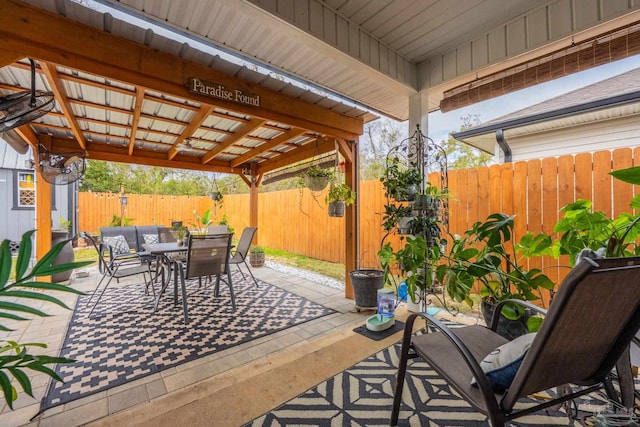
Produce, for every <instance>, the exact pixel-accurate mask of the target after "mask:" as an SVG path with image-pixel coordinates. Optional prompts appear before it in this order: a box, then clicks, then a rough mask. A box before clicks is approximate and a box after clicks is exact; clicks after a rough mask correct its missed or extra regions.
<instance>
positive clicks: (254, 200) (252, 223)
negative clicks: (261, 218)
mask: <svg viewBox="0 0 640 427" xmlns="http://www.w3.org/2000/svg"><path fill="white" fill-rule="evenodd" d="M261 182H262V174H260V175H258V176H251V186H250V187H249V190H250V191H249V227H255V228H258V188H259V187H260V183H261ZM259 231H260V230H258V231H256V234H255V236H254V238H253V244H254V245H257V244H258V235H259Z"/></svg>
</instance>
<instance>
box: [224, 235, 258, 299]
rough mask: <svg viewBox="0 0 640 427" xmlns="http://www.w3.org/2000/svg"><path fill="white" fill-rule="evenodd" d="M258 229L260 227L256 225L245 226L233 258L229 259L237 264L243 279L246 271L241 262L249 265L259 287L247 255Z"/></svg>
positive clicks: (246, 265) (254, 280) (254, 281)
mask: <svg viewBox="0 0 640 427" xmlns="http://www.w3.org/2000/svg"><path fill="white" fill-rule="evenodd" d="M256 231H258V229H257V228H255V227H245V229H244V230H242V235H241V236H240V241H239V242H238V247H237V248H236V251H235V252H234V254H233V256H232V257H231V259H230V260H229V264H231V265H237V266H238V270H240V274H242V279H243V280H246V277H245V275H244V272H243V271H242V269H241V268H240V264H244V266H245V267H247V270H248V271H249V274H250V275H251V278H252V279H253V283H255V284H256V287H257V286H258V281H257V280H256V278H255V276H254V275H253V273H252V272H251V269H250V268H249V264H247V255H248V254H249V248H250V247H251V242H252V241H253V236H254V235H255V234H256Z"/></svg>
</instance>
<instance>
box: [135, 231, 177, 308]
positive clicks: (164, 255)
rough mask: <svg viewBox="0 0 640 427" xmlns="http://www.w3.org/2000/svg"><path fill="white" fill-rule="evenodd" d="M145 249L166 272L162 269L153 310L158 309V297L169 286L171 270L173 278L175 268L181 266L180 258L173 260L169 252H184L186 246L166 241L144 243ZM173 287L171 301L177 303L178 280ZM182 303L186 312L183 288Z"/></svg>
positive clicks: (175, 275)
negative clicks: (158, 290)
mask: <svg viewBox="0 0 640 427" xmlns="http://www.w3.org/2000/svg"><path fill="white" fill-rule="evenodd" d="M142 246H143V247H144V248H145V249H146V250H147V251H149V253H150V254H151V255H155V257H156V260H157V263H158V265H159V266H160V265H161V266H163V267H164V268H165V269H166V271H167V274H166V275H165V274H164V271H163V273H162V281H161V287H160V292H158V293H157V295H156V301H155V305H154V308H153V309H154V311H157V310H158V304H159V303H160V297H161V296H162V294H163V293H164V291H165V289H166V288H167V286H169V282H170V281H171V276H172V274H171V272H172V271H173V272H174V273H173V276H174V279H175V278H176V277H177V269H178V268H182V266H181V265H180V264H181V261H180V260H175V259H171V257H170V255H171V254H176V253H180V252H186V251H187V247H186V246H178V244H177V243H176V242H166V243H145V244H144V245H142ZM158 275H159V273H157V274H156V277H155V279H157V278H158ZM173 282H174V289H173V303H174V304H175V305H177V304H178V281H177V280H174V281H173ZM182 294H183V295H182V305H183V306H184V310H185V312H186V304H187V296H186V292H185V291H184V289H183V292H182Z"/></svg>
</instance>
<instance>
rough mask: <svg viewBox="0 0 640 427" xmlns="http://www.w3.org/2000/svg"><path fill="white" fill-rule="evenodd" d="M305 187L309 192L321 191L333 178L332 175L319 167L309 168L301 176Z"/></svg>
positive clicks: (327, 170)
mask: <svg viewBox="0 0 640 427" xmlns="http://www.w3.org/2000/svg"><path fill="white" fill-rule="evenodd" d="M302 177H303V180H304V183H305V185H306V186H307V187H308V188H309V190H311V191H322V190H324V189H325V188H326V187H327V185H329V181H330V180H331V178H332V177H333V173H332V172H331V171H330V170H329V169H323V168H321V167H319V166H310V167H309V168H308V169H307V171H306V172H305V173H304V175H303V176H302Z"/></svg>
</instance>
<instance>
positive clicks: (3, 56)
mask: <svg viewBox="0 0 640 427" xmlns="http://www.w3.org/2000/svg"><path fill="white" fill-rule="evenodd" d="M22 58H24V55H23V54H20V53H17V52H13V51H10V50H0V68H2V67H6V66H7V65H11V64H13V63H14V62H16V61H19V60H21V59H22Z"/></svg>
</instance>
